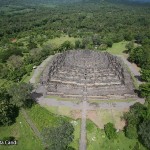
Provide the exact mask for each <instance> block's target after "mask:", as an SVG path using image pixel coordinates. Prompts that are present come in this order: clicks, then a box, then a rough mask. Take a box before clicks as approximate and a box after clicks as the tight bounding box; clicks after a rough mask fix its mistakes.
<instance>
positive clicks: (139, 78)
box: [134, 75, 143, 82]
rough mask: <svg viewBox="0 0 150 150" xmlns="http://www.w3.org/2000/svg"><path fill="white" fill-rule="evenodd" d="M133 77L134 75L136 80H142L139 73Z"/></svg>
mask: <svg viewBox="0 0 150 150" xmlns="http://www.w3.org/2000/svg"><path fill="white" fill-rule="evenodd" d="M134 77H135V78H136V79H137V80H138V81H141V82H142V81H143V80H142V78H141V76H140V75H139V76H134Z"/></svg>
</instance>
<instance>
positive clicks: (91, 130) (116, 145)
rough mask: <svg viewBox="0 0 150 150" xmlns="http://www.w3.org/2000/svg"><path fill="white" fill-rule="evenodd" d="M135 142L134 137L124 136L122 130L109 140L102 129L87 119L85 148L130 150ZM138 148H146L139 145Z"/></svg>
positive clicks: (93, 149)
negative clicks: (113, 138)
mask: <svg viewBox="0 0 150 150" xmlns="http://www.w3.org/2000/svg"><path fill="white" fill-rule="evenodd" d="M137 143H138V141H137V140H136V139H128V138H126V137H125V135H124V133H123V132H122V131H120V132H119V133H117V139H115V140H114V141H113V140H109V139H108V138H107V137H106V135H105V132H104V130H101V129H99V128H98V127H97V126H96V125H95V124H94V123H93V122H92V121H90V120H87V150H132V149H133V148H134V146H135V145H137ZM140 150H146V149H145V148H144V147H143V146H142V145H140Z"/></svg>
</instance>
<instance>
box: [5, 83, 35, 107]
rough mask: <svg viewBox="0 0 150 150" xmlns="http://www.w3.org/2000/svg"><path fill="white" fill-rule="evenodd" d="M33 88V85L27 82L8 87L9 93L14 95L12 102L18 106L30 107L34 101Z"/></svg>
mask: <svg viewBox="0 0 150 150" xmlns="http://www.w3.org/2000/svg"><path fill="white" fill-rule="evenodd" d="M32 89H33V87H32V85H31V84H27V83H19V84H15V85H13V86H12V87H10V89H8V93H9V95H10V96H11V97H12V99H11V103H12V104H15V105H16V106H18V107H30V106H31V105H32V103H33V101H32V98H31V92H32Z"/></svg>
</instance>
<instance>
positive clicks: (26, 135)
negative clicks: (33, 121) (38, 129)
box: [0, 113, 43, 150]
mask: <svg viewBox="0 0 150 150" xmlns="http://www.w3.org/2000/svg"><path fill="white" fill-rule="evenodd" d="M9 136H13V137H15V138H16V140H18V145H15V146H1V145H0V150H6V149H7V150H9V149H10V150H32V149H36V150H42V149H43V146H42V143H41V141H40V140H39V139H38V138H37V137H36V136H35V135H34V133H33V131H32V129H31V128H30V127H29V125H28V123H27V122H26V120H25V119H24V117H23V115H22V114H21V113H20V115H19V116H18V118H17V120H16V123H14V124H13V125H11V126H6V127H0V139H3V138H4V137H9Z"/></svg>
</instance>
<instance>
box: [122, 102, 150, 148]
mask: <svg viewBox="0 0 150 150" xmlns="http://www.w3.org/2000/svg"><path fill="white" fill-rule="evenodd" d="M124 118H125V119H126V121H127V125H126V126H125V134H126V136H127V137H129V138H139V141H140V142H141V143H143V144H144V145H145V146H146V147H147V148H148V149H149V148H150V145H149V144H148V143H150V139H149V135H150V130H149V120H150V115H149V105H148V106H144V105H142V104H140V103H135V104H134V105H133V106H131V107H130V111H129V112H127V113H125V114H124Z"/></svg>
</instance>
